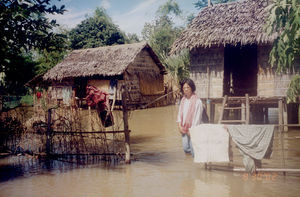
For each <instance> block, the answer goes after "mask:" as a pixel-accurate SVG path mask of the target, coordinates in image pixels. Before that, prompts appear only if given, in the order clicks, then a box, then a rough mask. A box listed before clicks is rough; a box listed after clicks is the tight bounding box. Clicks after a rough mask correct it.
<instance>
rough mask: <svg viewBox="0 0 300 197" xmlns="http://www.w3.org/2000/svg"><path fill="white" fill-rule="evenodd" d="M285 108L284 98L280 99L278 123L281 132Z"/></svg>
mask: <svg viewBox="0 0 300 197" xmlns="http://www.w3.org/2000/svg"><path fill="white" fill-rule="evenodd" d="M282 116H283V109H282V99H279V101H278V124H279V127H278V129H279V132H282V130H283V128H282V120H283V117H282Z"/></svg>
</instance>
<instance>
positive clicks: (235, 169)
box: [232, 168, 300, 173]
mask: <svg viewBox="0 0 300 197" xmlns="http://www.w3.org/2000/svg"><path fill="white" fill-rule="evenodd" d="M232 170H233V171H234V172H246V169H245V168H233V169H232ZM256 171H257V172H296V173H300V169H291V168H257V169H256Z"/></svg>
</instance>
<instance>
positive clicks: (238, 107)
mask: <svg viewBox="0 0 300 197" xmlns="http://www.w3.org/2000/svg"><path fill="white" fill-rule="evenodd" d="M224 109H234V110H235V109H246V107H224Z"/></svg>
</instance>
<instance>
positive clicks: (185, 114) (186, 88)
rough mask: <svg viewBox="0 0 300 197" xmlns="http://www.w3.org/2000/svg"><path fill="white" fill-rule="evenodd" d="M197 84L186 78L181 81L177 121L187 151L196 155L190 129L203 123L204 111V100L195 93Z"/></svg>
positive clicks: (184, 148)
mask: <svg viewBox="0 0 300 197" xmlns="http://www.w3.org/2000/svg"><path fill="white" fill-rule="evenodd" d="M195 91H196V86H195V83H194V81H193V80H191V79H186V80H184V81H183V82H182V83H181V92H182V94H183V98H182V99H181V102H180V106H179V112H178V116H177V122H178V127H179V132H180V134H181V135H182V145H183V150H184V152H185V153H191V154H192V156H194V152H193V147H192V142H191V139H190V133H189V129H190V128H191V127H194V126H197V125H199V124H201V118H202V117H201V116H202V111H203V106H202V101H201V100H200V99H199V98H198V97H197V95H196V94H195Z"/></svg>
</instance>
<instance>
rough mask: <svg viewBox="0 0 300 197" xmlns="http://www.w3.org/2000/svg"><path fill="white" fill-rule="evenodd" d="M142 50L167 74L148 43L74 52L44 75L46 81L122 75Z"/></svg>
mask: <svg viewBox="0 0 300 197" xmlns="http://www.w3.org/2000/svg"><path fill="white" fill-rule="evenodd" d="M142 50H147V51H148V53H149V55H150V56H151V58H152V59H153V61H154V62H155V64H156V65H157V66H158V67H159V69H160V71H161V73H162V74H164V73H165V72H166V70H165V68H164V66H163V65H162V64H161V62H160V61H159V59H158V57H157V55H156V54H155V53H154V51H153V50H152V49H151V47H150V46H149V45H148V44H147V43H146V42H142V43H134V44H124V45H115V46H106V47H98V48H90V49H80V50H74V51H72V52H71V53H70V54H69V55H68V56H67V57H66V58H65V59H64V60H63V61H62V62H61V63H59V64H58V65H56V66H55V67H54V68H52V69H51V70H50V71H49V72H47V73H46V74H45V75H44V77H43V78H44V80H62V79H66V78H75V77H91V76H97V75H98V76H103V77H107V76H116V75H122V74H123V73H124V72H125V70H126V69H127V67H128V66H129V65H130V64H131V63H133V62H134V61H135V59H136V58H137V56H138V54H139V53H140V52H141V51H142Z"/></svg>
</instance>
